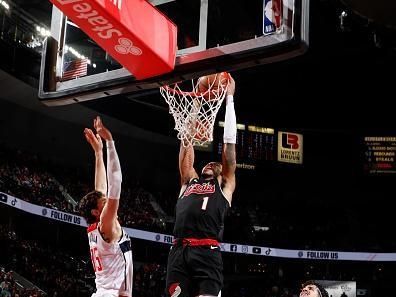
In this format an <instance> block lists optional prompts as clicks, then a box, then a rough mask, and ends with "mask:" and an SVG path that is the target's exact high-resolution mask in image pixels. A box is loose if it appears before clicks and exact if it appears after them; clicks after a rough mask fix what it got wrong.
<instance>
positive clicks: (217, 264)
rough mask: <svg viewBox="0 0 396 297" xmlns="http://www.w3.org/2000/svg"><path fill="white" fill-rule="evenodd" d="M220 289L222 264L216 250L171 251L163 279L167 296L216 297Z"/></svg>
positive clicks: (178, 247) (180, 247)
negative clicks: (202, 296) (164, 278)
mask: <svg viewBox="0 0 396 297" xmlns="http://www.w3.org/2000/svg"><path fill="white" fill-rule="evenodd" d="M222 287H223V260H222V257H221V252H220V248H219V247H217V246H183V245H176V246H172V247H171V250H170V252H169V256H168V266H167V275H166V291H167V294H168V296H170V297H190V296H198V295H213V296H218V294H219V293H220V290H221V288H222Z"/></svg>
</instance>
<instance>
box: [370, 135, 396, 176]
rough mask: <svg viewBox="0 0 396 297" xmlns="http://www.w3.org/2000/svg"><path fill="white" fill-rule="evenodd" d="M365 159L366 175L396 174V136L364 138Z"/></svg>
mask: <svg viewBox="0 0 396 297" xmlns="http://www.w3.org/2000/svg"><path fill="white" fill-rule="evenodd" d="M364 158H365V162H364V169H365V171H366V173H369V174H392V173H393V174H394V173H396V136H369V137H364Z"/></svg>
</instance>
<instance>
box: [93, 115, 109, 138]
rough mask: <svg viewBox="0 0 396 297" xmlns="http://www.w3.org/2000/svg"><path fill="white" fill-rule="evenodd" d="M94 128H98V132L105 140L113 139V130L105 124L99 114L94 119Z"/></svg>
mask: <svg viewBox="0 0 396 297" xmlns="http://www.w3.org/2000/svg"><path fill="white" fill-rule="evenodd" d="M94 128H95V130H96V133H98V134H99V135H100V137H102V138H103V139H104V140H106V141H111V140H113V136H112V135H111V132H110V131H109V129H107V128H106V127H105V126H104V125H103V123H102V120H101V118H100V117H99V116H97V117H96V118H95V119H94Z"/></svg>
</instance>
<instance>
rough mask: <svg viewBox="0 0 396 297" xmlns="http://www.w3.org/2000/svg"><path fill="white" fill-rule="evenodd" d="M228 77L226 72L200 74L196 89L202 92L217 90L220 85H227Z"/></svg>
mask: <svg viewBox="0 0 396 297" xmlns="http://www.w3.org/2000/svg"><path fill="white" fill-rule="evenodd" d="M228 79H229V76H228V73H227V72H220V73H216V74H211V75H206V76H202V77H200V78H199V80H198V91H199V92H202V93H205V92H207V91H211V92H213V91H218V90H219V88H221V86H226V85H227V82H228ZM205 97H206V96H205Z"/></svg>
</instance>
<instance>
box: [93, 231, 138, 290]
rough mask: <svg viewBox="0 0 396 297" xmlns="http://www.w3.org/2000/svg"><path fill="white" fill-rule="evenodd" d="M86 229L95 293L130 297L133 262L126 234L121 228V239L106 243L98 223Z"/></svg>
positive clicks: (129, 242) (129, 241)
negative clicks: (94, 277) (94, 276)
mask: <svg viewBox="0 0 396 297" xmlns="http://www.w3.org/2000/svg"><path fill="white" fill-rule="evenodd" d="M87 231H88V241H89V249H90V252H91V260H92V265H93V268H94V271H95V275H96V279H95V283H96V290H97V292H96V295H103V294H104V295H103V296H127V297H131V296H132V280H133V263H132V247H131V240H130V239H129V236H128V234H127V233H126V232H125V230H124V229H122V236H121V239H120V240H119V241H118V242H116V243H108V242H106V241H104V240H103V238H102V236H101V234H100V232H99V229H98V223H96V224H92V225H90V226H89V227H88V230H87ZM96 295H95V296H96Z"/></svg>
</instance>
